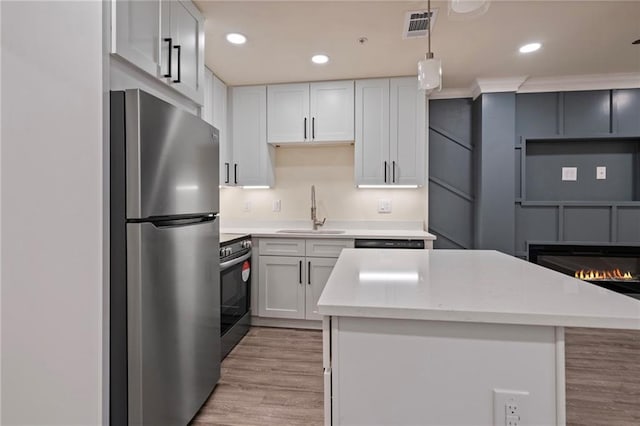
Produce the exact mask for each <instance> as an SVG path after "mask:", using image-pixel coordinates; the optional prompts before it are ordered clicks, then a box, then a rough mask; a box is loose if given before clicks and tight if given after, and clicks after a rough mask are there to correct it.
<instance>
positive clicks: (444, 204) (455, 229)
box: [429, 183, 473, 248]
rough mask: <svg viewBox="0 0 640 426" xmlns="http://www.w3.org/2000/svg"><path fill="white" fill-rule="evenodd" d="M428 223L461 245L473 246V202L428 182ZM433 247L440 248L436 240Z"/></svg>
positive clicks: (465, 246) (436, 230) (435, 230)
mask: <svg viewBox="0 0 640 426" xmlns="http://www.w3.org/2000/svg"><path fill="white" fill-rule="evenodd" d="M429 223H430V227H431V229H432V230H433V231H434V232H436V233H440V234H442V235H444V236H446V237H447V238H449V239H450V240H452V241H454V242H455V243H457V244H458V245H460V246H461V247H464V248H471V247H473V232H472V226H473V203H472V202H470V201H468V200H465V199H464V198H461V197H459V196H458V195H456V194H454V193H452V192H451V191H448V190H446V189H445V188H442V187H440V186H438V185H436V184H434V183H430V184H429ZM435 248H442V247H441V246H440V245H439V244H438V240H436V241H435Z"/></svg>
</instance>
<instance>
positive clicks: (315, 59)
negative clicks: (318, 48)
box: [311, 55, 329, 64]
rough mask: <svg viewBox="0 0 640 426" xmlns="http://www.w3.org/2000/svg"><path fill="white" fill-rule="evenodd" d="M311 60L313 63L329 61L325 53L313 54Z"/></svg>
mask: <svg viewBox="0 0 640 426" xmlns="http://www.w3.org/2000/svg"><path fill="white" fill-rule="evenodd" d="M311 62H313V63H314V64H326V63H327V62H329V57H328V56H327V55H313V56H312V57H311Z"/></svg>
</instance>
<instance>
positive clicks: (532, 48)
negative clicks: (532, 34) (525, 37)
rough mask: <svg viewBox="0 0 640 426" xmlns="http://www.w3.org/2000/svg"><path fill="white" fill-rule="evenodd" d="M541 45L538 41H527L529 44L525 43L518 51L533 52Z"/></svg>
mask: <svg viewBox="0 0 640 426" xmlns="http://www.w3.org/2000/svg"><path fill="white" fill-rule="evenodd" d="M541 46H542V45H541V44H540V43H529V44H525V45H524V46H522V47H521V48H520V53H531V52H535V51H536V50H538V49H540V47H541Z"/></svg>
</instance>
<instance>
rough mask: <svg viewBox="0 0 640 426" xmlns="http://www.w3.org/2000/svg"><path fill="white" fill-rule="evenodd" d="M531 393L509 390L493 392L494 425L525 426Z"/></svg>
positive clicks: (495, 390)
mask: <svg viewBox="0 0 640 426" xmlns="http://www.w3.org/2000/svg"><path fill="white" fill-rule="evenodd" d="M528 397H529V392H527V391H520V390H509V389H494V390H493V425H494V426H524V425H525V422H524V421H523V419H524V420H526V415H527V412H526V405H527V404H526V401H527V398H528Z"/></svg>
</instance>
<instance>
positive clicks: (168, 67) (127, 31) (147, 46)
mask: <svg viewBox="0 0 640 426" xmlns="http://www.w3.org/2000/svg"><path fill="white" fill-rule="evenodd" d="M112 5H113V6H112V7H113V8H114V13H113V16H115V22H114V23H113V25H112V43H111V46H112V51H111V52H112V53H114V54H116V55H118V56H120V57H122V58H124V59H126V60H127V61H129V62H130V63H132V64H133V65H135V66H136V67H138V68H140V69H142V70H144V71H145V72H147V73H149V74H150V75H151V76H153V77H154V78H158V79H160V80H161V81H163V82H164V83H166V84H167V85H169V86H171V87H172V88H174V89H175V90H177V91H178V92H180V93H182V94H183V95H185V96H186V97H188V98H190V99H191V100H193V101H194V102H195V103H197V104H198V105H202V104H203V102H204V18H203V17H202V15H201V14H200V12H199V11H198V9H197V8H196V7H195V5H194V4H193V3H192V2H191V1H183V0H173V1H166V0H164V1H161V0H145V1H138V0H115V1H113V2H112Z"/></svg>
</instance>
